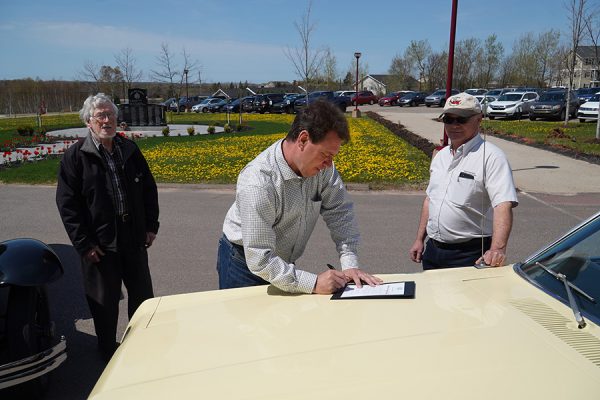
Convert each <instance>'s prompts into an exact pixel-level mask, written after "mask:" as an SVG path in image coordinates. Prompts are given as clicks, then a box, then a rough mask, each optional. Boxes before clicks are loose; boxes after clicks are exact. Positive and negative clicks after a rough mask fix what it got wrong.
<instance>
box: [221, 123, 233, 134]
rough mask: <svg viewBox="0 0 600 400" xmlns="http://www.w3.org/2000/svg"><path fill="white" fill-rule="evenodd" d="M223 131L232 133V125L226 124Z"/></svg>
mask: <svg viewBox="0 0 600 400" xmlns="http://www.w3.org/2000/svg"><path fill="white" fill-rule="evenodd" d="M223 129H224V130H225V133H231V131H232V130H233V129H231V125H229V124H225V126H223Z"/></svg>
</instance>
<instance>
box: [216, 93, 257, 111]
mask: <svg viewBox="0 0 600 400" xmlns="http://www.w3.org/2000/svg"><path fill="white" fill-rule="evenodd" d="M249 97H252V96H249ZM244 99H246V97H242V98H241V99H232V101H231V102H229V103H227V104H225V105H224V106H223V108H222V111H223V112H227V113H236V112H240V104H241V102H242V101H244Z"/></svg>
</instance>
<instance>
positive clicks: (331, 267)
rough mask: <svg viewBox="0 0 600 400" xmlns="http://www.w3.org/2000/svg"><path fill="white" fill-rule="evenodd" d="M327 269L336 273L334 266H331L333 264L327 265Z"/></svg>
mask: <svg viewBox="0 0 600 400" xmlns="http://www.w3.org/2000/svg"><path fill="white" fill-rule="evenodd" d="M327 268H329V269H332V270H334V271H335V267H334V266H333V265H331V264H327Z"/></svg>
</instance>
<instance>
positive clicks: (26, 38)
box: [0, 0, 568, 83]
mask: <svg viewBox="0 0 600 400" xmlns="http://www.w3.org/2000/svg"><path fill="white" fill-rule="evenodd" d="M451 4H452V1H451V0H416V1H415V0H381V1H376V2H371V1H365V0H363V1H356V0H345V1H339V0H314V1H313V9H312V21H313V22H314V23H315V24H316V28H315V31H314V35H313V47H315V48H322V47H325V46H328V47H329V48H330V49H331V50H332V52H333V53H334V55H335V56H336V59H337V66H338V69H339V70H340V73H342V72H345V71H347V70H348V67H349V66H350V64H351V62H352V59H353V54H354V52H355V51H361V52H362V54H363V56H362V58H361V59H360V62H361V63H363V62H365V63H367V65H368V71H369V73H372V74H377V73H386V72H387V70H388V68H389V66H390V63H391V60H392V58H393V57H394V56H395V55H396V54H399V53H400V54H401V53H403V52H404V49H405V48H406V47H407V45H408V44H409V43H410V41H411V40H422V39H427V40H429V43H430V44H431V46H432V48H433V49H434V50H444V49H447V47H448V41H449V30H450V14H451ZM305 8H306V2H305V1H304V0H187V1H183V0H162V1H155V0H145V1H128V0H119V1H115V0H78V1H74V0H52V1H47V0H46V1H38V0H28V1H26V2H23V3H21V2H20V1H14V0H0V54H1V55H2V56H1V57H0V79H18V78H26V77H31V78H36V77H39V78H41V79H65V80H71V79H76V78H77V77H78V73H79V71H81V70H82V67H83V65H84V63H85V62H86V61H92V62H93V63H96V64H99V65H113V66H114V65H116V63H115V61H114V56H115V54H117V53H119V51H120V50H121V49H124V48H126V47H130V48H131V49H132V50H133V54H134V56H135V58H136V59H137V65H138V67H139V68H140V69H142V71H143V72H144V78H145V79H148V74H149V72H150V70H151V69H156V68H157V64H156V61H155V60H156V57H157V56H158V55H159V52H160V45H161V43H163V42H165V43H168V44H169V47H170V49H171V51H172V52H173V53H180V52H181V50H182V48H183V47H185V48H186V51H187V52H188V54H190V55H191V58H192V59H194V60H197V61H198V64H199V65H201V72H200V77H201V79H202V81H203V82H230V81H233V82H238V81H246V80H247V81H249V82H254V83H261V82H267V81H270V80H288V81H291V80H293V79H296V78H297V77H296V76H295V74H294V69H293V67H292V65H291V63H290V61H289V60H288V58H287V57H286V56H285V54H284V49H285V48H287V47H299V46H300V39H299V36H298V33H297V31H296V30H295V28H294V25H293V24H294V22H295V21H299V20H300V18H301V16H302V14H303V12H304V10H305ZM552 28H554V29H557V30H560V31H561V33H562V34H563V35H565V37H566V33H565V32H567V30H568V20H567V17H566V12H565V9H564V6H563V1H562V0H502V1H494V2H492V1H487V0H459V4H458V21H457V32H456V40H457V41H458V40H460V39H464V38H470V37H477V38H480V39H482V40H485V38H486V37H487V36H488V35H490V34H492V33H495V34H496V35H497V36H498V39H499V40H500V41H501V42H502V43H503V44H504V46H505V50H506V51H507V52H509V51H510V49H511V48H512V44H513V43H514V41H515V40H516V39H518V38H519V36H521V35H522V34H523V33H526V32H534V33H536V34H537V33H539V32H544V31H547V30H550V29H552ZM179 59H180V56H177V57H176V61H177V60H179ZM192 80H194V81H197V80H198V76H197V73H196V74H195V76H193V77H192V76H190V81H192Z"/></svg>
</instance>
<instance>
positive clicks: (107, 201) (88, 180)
mask: <svg viewBox="0 0 600 400" xmlns="http://www.w3.org/2000/svg"><path fill="white" fill-rule="evenodd" d="M114 140H115V141H118V142H119V144H120V147H121V150H122V154H123V165H124V172H125V182H124V185H125V188H126V191H127V203H128V204H129V214H130V215H131V218H132V224H133V230H134V235H135V237H134V240H135V243H136V245H137V246H142V247H143V246H144V244H145V241H146V232H154V233H157V232H158V225H159V223H158V191H157V189H156V183H155V182H154V177H153V176H152V173H151V172H150V168H148V163H147V162H146V159H145V158H144V156H143V155H142V152H141V151H140V149H139V148H138V147H137V145H136V144H135V143H134V142H132V141H131V140H128V139H124V138H121V137H119V136H116V137H115V139H114ZM112 191H113V188H112V183H111V177H110V172H109V170H108V165H107V163H106V161H105V160H104V159H103V157H102V155H101V154H100V153H99V152H98V149H97V148H96V146H95V145H94V142H93V141H92V138H91V136H90V135H88V136H87V137H86V138H85V139H84V140H80V141H78V142H77V144H74V145H73V146H71V147H70V148H69V149H68V150H67V151H66V152H65V154H64V155H63V158H62V160H61V162H60V169H59V172H58V187H57V189H56V205H57V206H58V211H59V212H60V216H61V218H62V221H63V224H64V225H65V229H66V230H67V234H68V235H69V238H70V239H71V242H72V243H73V246H74V247H75V249H76V250H77V251H78V252H79V254H80V255H82V256H83V255H84V254H85V253H86V252H87V251H88V250H89V249H91V248H92V247H93V246H94V245H99V246H100V247H101V248H102V249H105V250H111V251H116V247H117V245H116V243H117V241H116V212H115V207H114V204H113V195H112Z"/></svg>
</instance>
